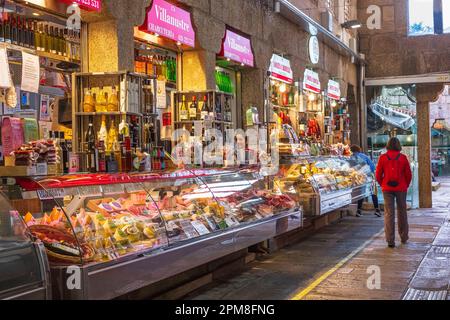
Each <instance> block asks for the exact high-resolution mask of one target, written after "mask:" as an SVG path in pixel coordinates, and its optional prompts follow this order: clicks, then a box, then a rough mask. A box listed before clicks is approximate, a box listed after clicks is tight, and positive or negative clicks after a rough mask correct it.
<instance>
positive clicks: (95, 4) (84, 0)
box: [62, 0, 102, 11]
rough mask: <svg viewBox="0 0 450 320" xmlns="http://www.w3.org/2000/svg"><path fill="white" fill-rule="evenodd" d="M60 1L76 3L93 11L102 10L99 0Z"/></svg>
mask: <svg viewBox="0 0 450 320" xmlns="http://www.w3.org/2000/svg"><path fill="white" fill-rule="evenodd" d="M62 1H63V2H66V3H76V4H78V5H79V6H80V8H81V9H85V10H94V11H101V10H102V1H101V0H62Z"/></svg>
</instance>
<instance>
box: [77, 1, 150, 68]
mask: <svg viewBox="0 0 450 320" xmlns="http://www.w3.org/2000/svg"><path fill="white" fill-rule="evenodd" d="M149 5H150V1H148V0H128V1H122V0H108V1H104V2H103V4H102V11H101V12H100V13H96V12H83V13H82V19H83V21H85V22H87V23H88V32H87V43H88V53H87V55H88V67H87V69H88V70H87V71H89V72H116V71H121V70H128V71H133V70H134V27H135V26H139V25H141V24H142V23H143V21H144V18H145V8H146V7H147V6H149Z"/></svg>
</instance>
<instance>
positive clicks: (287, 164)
mask: <svg viewBox="0 0 450 320" xmlns="http://www.w3.org/2000/svg"><path fill="white" fill-rule="evenodd" d="M280 166H281V169H280V173H279V175H278V177H277V178H276V179H275V185H277V186H278V187H279V188H280V189H281V190H282V191H283V192H285V193H286V194H288V195H289V196H291V197H292V198H293V199H295V200H297V201H298V202H299V203H301V204H302V206H303V210H304V214H305V216H319V215H323V214H326V213H329V212H332V211H334V210H337V209H340V208H343V207H346V206H348V205H350V204H351V203H354V202H355V201H357V200H360V199H363V198H366V197H368V196H370V195H371V194H372V192H373V181H374V177H373V174H372V173H371V170H370V167H369V166H368V165H367V163H365V162H364V161H362V160H361V159H359V158H357V157H353V156H352V157H343V156H319V157H303V156H299V157H291V158H290V159H284V161H283V163H282V164H281V165H280Z"/></svg>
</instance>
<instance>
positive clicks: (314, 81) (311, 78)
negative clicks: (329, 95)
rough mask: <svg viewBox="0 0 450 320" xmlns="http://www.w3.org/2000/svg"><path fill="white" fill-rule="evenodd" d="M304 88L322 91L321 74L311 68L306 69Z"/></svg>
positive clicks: (315, 91) (317, 91) (316, 91)
mask: <svg viewBox="0 0 450 320" xmlns="http://www.w3.org/2000/svg"><path fill="white" fill-rule="evenodd" d="M303 89H305V90H308V91H312V92H314V93H320V90H321V86H320V79H319V74H318V73H317V72H314V71H312V70H310V69H306V70H305V76H304V78H303Z"/></svg>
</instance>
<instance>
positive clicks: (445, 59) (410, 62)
mask: <svg viewBox="0 0 450 320" xmlns="http://www.w3.org/2000/svg"><path fill="white" fill-rule="evenodd" d="M369 5H378V6H380V7H381V9H382V10H381V11H382V25H381V30H368V29H367V28H366V27H363V28H361V29H360V31H359V35H360V51H361V52H362V53H364V54H365V55H366V58H367V60H368V62H369V65H368V68H367V77H371V78H372V77H387V76H400V75H416V74H426V73H432V72H442V71H449V70H450V34H444V35H426V36H408V0H359V1H358V19H359V20H360V21H362V22H364V23H365V22H366V21H367V18H368V16H369V15H368V14H367V7H368V6H369Z"/></svg>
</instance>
